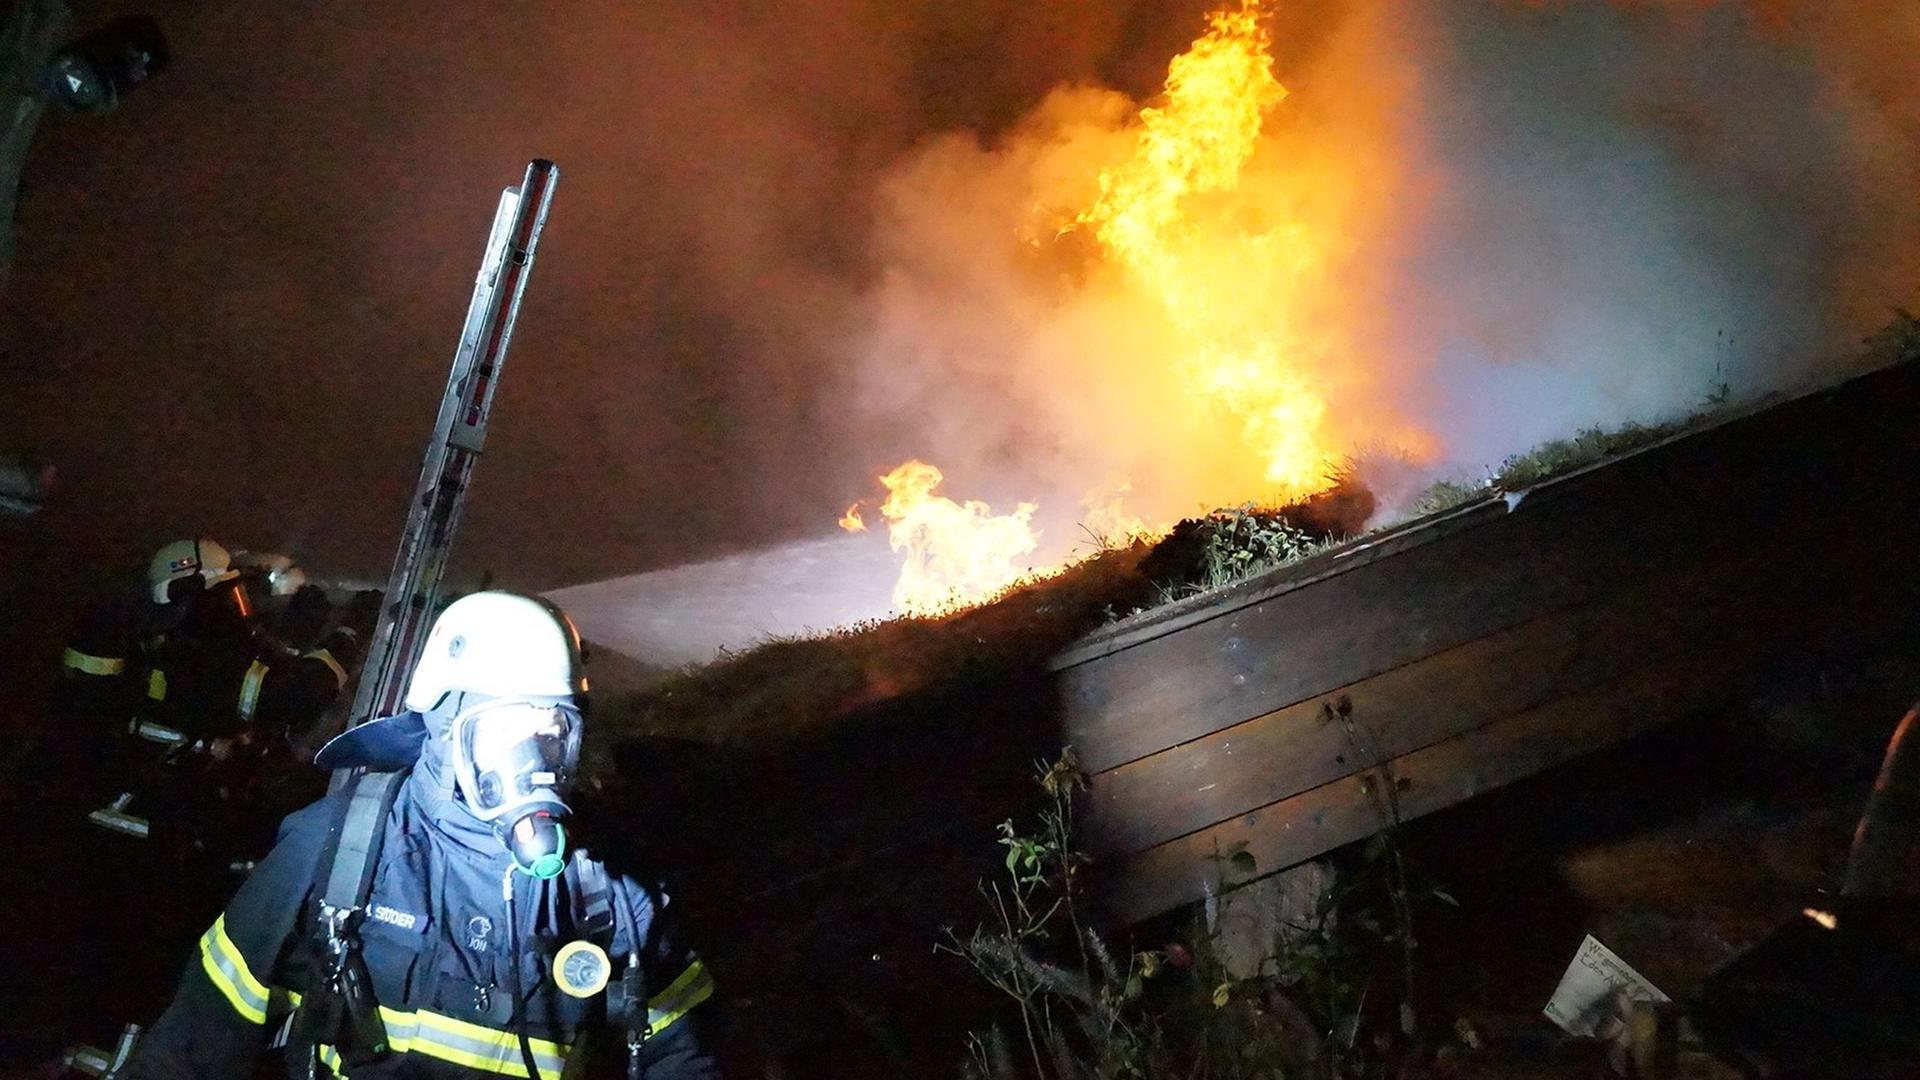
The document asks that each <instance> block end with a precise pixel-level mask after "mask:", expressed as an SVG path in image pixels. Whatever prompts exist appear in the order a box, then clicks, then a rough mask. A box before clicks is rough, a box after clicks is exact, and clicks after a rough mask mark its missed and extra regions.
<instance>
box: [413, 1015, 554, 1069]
mask: <svg viewBox="0 0 1920 1080" xmlns="http://www.w3.org/2000/svg"><path fill="white" fill-rule="evenodd" d="M380 1017H381V1019H383V1020H385V1021H386V1022H387V1041H388V1043H389V1044H390V1045H392V1046H394V1048H395V1049H405V1050H408V1051H412V1052H415V1053H421V1054H425V1055H427V1056H428V1057H436V1058H439V1059H441V1060H442V1061H451V1062H453V1063H454V1064H456V1065H465V1066H467V1067H468V1068H472V1069H484V1070H486V1071H487V1072H495V1073H501V1074H503V1075H506V1076H526V1075H527V1067H526V1063H525V1062H523V1061H522V1060H521V1057H520V1037H519V1036H518V1035H515V1034H514V1033H513V1032H510V1031H497V1030H495V1029H493V1028H488V1027H481V1026H480V1025H478V1024H470V1023H467V1022H466V1021H464V1020H455V1019H454V1018H453V1017H451V1016H442V1015H440V1014H439V1013H434V1012H428V1011H426V1010H425V1009H422V1010H419V1011H418V1012H412V1013H403V1012H396V1011H394V1010H392V1009H388V1008H386V1007H384V1006H382V1007H381V1009H380ZM402 1032H404V1034H402ZM527 1042H528V1044H529V1045H530V1046H532V1048H533V1063H534V1066H535V1067H536V1068H538V1069H539V1070H540V1073H541V1076H545V1075H547V1074H548V1073H552V1074H553V1075H554V1076H558V1075H559V1074H560V1071H561V1070H562V1069H564V1068H566V1065H567V1048H566V1047H564V1046H561V1045H560V1044H559V1043H556V1042H550V1041H548V1040H546V1039H534V1038H529V1039H528V1040H527ZM530 1080H537V1078H530Z"/></svg>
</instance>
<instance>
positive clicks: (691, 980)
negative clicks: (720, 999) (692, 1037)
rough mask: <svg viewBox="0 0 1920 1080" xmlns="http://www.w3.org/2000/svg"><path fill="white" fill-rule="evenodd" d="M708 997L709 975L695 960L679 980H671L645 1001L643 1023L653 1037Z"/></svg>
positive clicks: (710, 995) (711, 985)
mask: <svg viewBox="0 0 1920 1080" xmlns="http://www.w3.org/2000/svg"><path fill="white" fill-rule="evenodd" d="M712 996H713V976H711V975H709V974H707V968H706V965H705V964H702V963H701V962H700V961H698V960H695V961H694V962H693V963H691V964H688V965H687V970H685V971H683V972H681V973H680V977H679V978H677V979H675V980H673V985H671V986H669V987H667V988H666V989H665V990H662V991H660V992H659V993H658V994H655V995H654V997H653V1000H651V1001H649V1002H647V1024H648V1026H650V1027H651V1028H653V1031H654V1033H655V1034H656V1035H657V1034H659V1033H660V1032H662V1031H665V1030H666V1029H667V1028H668V1027H669V1026H671V1025H672V1024H673V1022H674V1021H675V1020H678V1019H680V1018H681V1017H682V1016H685V1015H686V1014H687V1012H688V1011H689V1010H690V1009H692V1008H693V1007H694V1006H695V1005H698V1004H700V1003H701V1002H703V1001H705V1000H707V999H708V998H709V997H712Z"/></svg>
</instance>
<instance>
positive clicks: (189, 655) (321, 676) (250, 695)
mask: <svg viewBox="0 0 1920 1080" xmlns="http://www.w3.org/2000/svg"><path fill="white" fill-rule="evenodd" d="M169 616H171V617H172V618H171V619H169V618H168V617H169ZM180 621H181V619H180V617H179V615H178V613H175V612H171V611H169V610H168V609H167V608H163V607H161V606H160V605H156V604H149V603H146V602H144V601H130V600H115V601H112V602H103V603H99V604H95V605H94V606H93V607H92V608H90V609H89V610H88V611H87V612H86V613H85V614H84V615H83V616H82V618H81V620H80V622H79V624H78V625H76V626H75V628H74V631H73V633H72V634H71V635H70V636H69V637H68V639H67V645H66V648H65V650H64V651H63V653H62V656H61V666H62V668H63V669H64V674H65V678H64V679H63V680H62V684H61V688H60V694H59V700H58V701H57V702H56V708H57V709H58V711H60V712H61V713H63V714H66V715H68V716H69V717H71V718H72V719H73V721H75V722H86V721H88V720H105V721H108V722H110V723H113V724H116V725H117V724H125V723H127V722H129V721H130V720H132V719H134V718H136V717H137V718H141V719H145V720H148V721H151V722H153V723H157V724H160V725H162V726H163V727H166V728H170V729H173V730H175V731H178V732H181V733H183V734H184V735H185V736H186V737H187V738H189V739H199V738H225V737H229V736H232V735H235V734H238V733H239V732H241V731H243V730H245V729H246V728H248V727H250V726H258V727H260V728H262V729H264V730H267V731H271V732H276V733H278V732H283V731H286V730H288V729H290V728H297V727H301V726H304V725H306V724H308V723H311V722H312V720H313V719H314V718H315V717H317V716H318V715H319V714H320V712H321V711H322V710H324V709H325V708H326V707H327V705H329V704H331V703H332V701H333V699H334V698H335V697H336V696H337V695H338V694H339V691H340V688H341V686H342V685H344V684H345V682H346V679H347V667H346V665H348V664H351V663H352V662H353V661H354V660H355V659H356V655H355V653H354V652H352V651H348V650H342V649H340V648H338V647H337V646H335V645H334V644H333V641H332V640H331V639H330V640H329V641H326V642H322V643H321V644H320V645H318V646H316V647H314V648H312V649H309V650H307V651H306V652H304V653H299V654H293V653H287V652H284V651H283V650H276V649H272V648H268V647H266V646H264V645H263V643H262V642H260V641H259V640H257V639H256V638H255V637H254V636H253V635H251V634H247V633H242V632H240V629H239V628H235V627H222V628H221V629H222V630H223V631H224V632H219V633H192V632H184V633H183V632H182V628H181V627H179V626H176V625H173V624H174V623H177V622H180Z"/></svg>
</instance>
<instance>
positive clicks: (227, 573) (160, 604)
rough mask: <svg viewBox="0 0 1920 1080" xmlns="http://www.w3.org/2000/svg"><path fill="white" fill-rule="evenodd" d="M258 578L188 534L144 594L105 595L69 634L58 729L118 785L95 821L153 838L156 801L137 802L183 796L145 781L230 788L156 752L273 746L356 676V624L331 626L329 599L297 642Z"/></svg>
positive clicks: (102, 780)
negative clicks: (268, 626) (264, 605)
mask: <svg viewBox="0 0 1920 1080" xmlns="http://www.w3.org/2000/svg"><path fill="white" fill-rule="evenodd" d="M287 565H288V567H291V560H288V561H287ZM254 576H259V575H254ZM283 576H284V575H283ZM248 577H249V575H247V574H245V573H243V570H242V567H240V566H237V565H236V563H235V559H234V557H233V556H232V555H231V554H230V553H229V552H228V550H227V548H226V547H225V546H224V545H222V544H220V543H218V542H217V541H214V540H211V539H208V538H205V537H201V538H197V539H189V540H176V541H174V542H172V543H169V544H167V545H165V546H163V547H161V548H160V549H159V550H158V551H156V552H154V554H153V556H152V557H151V558H150V559H149V560H148V561H147V567H146V574H145V577H144V583H143V587H142V588H141V589H140V592H139V595H138V597H137V598H135V597H129V596H125V595H124V594H119V595H114V596H110V597H108V598H107V600H105V601H104V602H102V603H99V604H96V605H94V606H93V607H92V608H91V609H90V610H89V611H88V612H87V613H86V615H85V616H84V617H83V618H82V620H81V622H80V623H79V625H78V626H77V627H76V630H75V632H74V634H73V635H72V636H71V637H70V638H69V639H68V642H67V646H66V649H65V652H64V653H63V657H62V661H63V664H62V666H63V668H64V671H63V675H64V678H63V679H62V682H61V685H60V687H59V690H58V693H57V695H56V700H55V712H56V715H57V719H58V725H57V733H58V737H60V738H62V739H63V740H65V741H68V742H70V743H71V744H73V745H74V746H75V747H76V749H77V753H76V755H75V756H76V757H78V758H79V759H81V760H85V761H88V762H90V769H89V781H90V786H91V785H99V786H100V787H103V788H104V789H105V790H102V791H98V792H97V793H96V794H95V796H94V797H95V798H96V799H104V800H105V805H104V806H101V807H100V808H99V809H96V810H93V811H92V812H91V813H89V814H88V817H89V818H90V819H91V820H92V821H94V822H95V823H96V824H100V825H104V826H106V827H108V828H110V829H114V830H115V831H118V832H122V833H127V834H130V835H134V836H141V837H144V836H147V835H148V834H149V826H150V824H151V823H150V822H149V821H148V820H147V811H148V810H149V809H151V808H145V807H141V806H137V805H135V804H139V803H145V802H148V801H151V800H150V798H149V797H150V796H151V797H153V798H159V799H160V801H161V802H162V803H167V804H171V803H173V802H176V801H178V800H177V799H174V798H173V797H172V795H162V794H161V793H160V792H156V791H147V790H144V789H146V788H150V787H151V786H152V785H153V784H155V783H156V782H161V783H164V784H167V785H170V786H176V787H180V788H181V789H182V790H183V791H185V792H187V793H189V794H191V793H194V792H202V791H217V790H219V786H218V785H207V784H201V783H198V782H196V781H193V780H192V779H191V778H190V777H188V776H187V774H188V773H192V772H194V771H196V770H195V769H186V770H184V771H183V770H182V769H181V768H177V767H174V768H168V769H164V770H157V769H156V762H159V761H162V760H164V761H166V762H168V763H170V764H171V765H173V766H179V765H183V764H187V763H190V762H191V760H192V759H193V757H194V755H195V754H198V755H199V756H200V757H201V758H203V759H204V758H206V757H207V756H209V755H211V757H212V758H215V759H220V760H226V759H228V758H230V757H232V756H233V755H236V754H239V755H242V756H243V757H246V758H251V757H256V756H258V755H260V754H264V753H270V752H274V751H276V750H278V749H281V748H284V746H285V743H286V737H287V736H288V735H289V734H290V733H291V732H293V731H297V730H299V729H302V728H305V727H306V726H308V725H310V724H312V723H313V722H314V721H315V720H316V719H317V718H318V717H319V716H320V714H321V713H322V712H323V711H324V710H325V709H326V707H327V706H328V705H329V704H331V703H332V701H333V700H334V699H335V698H336V697H337V696H338V695H339V693H340V691H341V689H342V688H343V687H344V685H345V683H346V680H347V678H348V675H349V674H350V672H351V669H352V666H353V665H354V664H355V663H356V661H357V659H358V654H359V646H358V636H357V634H356V633H355V632H354V630H353V629H352V628H351V627H341V628H334V629H331V630H330V629H329V628H328V626H327V625H326V623H327V621H328V619H329V618H330V616H331V613H330V611H329V610H321V611H320V612H319V613H318V617H317V618H312V619H307V620H306V622H307V623H309V624H310V627H309V628H310V630H311V633H310V634H309V635H308V638H309V639H308V640H306V641H304V642H302V643H300V644H299V645H296V646H289V645H288V644H287V643H286V642H284V641H281V640H279V639H276V638H275V637H274V636H272V635H271V634H269V633H267V632H266V630H265V629H264V628H263V625H262V620H261V618H260V617H259V614H258V612H257V610H256V604H255V598H254V596H253V593H252V591H251V590H250V589H249V587H248V585H249V581H248ZM310 591H311V590H310ZM318 599H319V601H320V607H321V608H322V609H326V608H327V605H326V602H325V598H324V596H320V597H318ZM308 606H309V607H311V606H312V605H308ZM80 747H84V749H79V748H80ZM229 771H231V770H229ZM169 776H176V777H178V778H179V783H177V784H174V783H172V782H171V781H167V780H166V778H167V777H169ZM224 831H227V832H231V830H224Z"/></svg>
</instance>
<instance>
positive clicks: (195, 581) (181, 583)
mask: <svg viewBox="0 0 1920 1080" xmlns="http://www.w3.org/2000/svg"><path fill="white" fill-rule="evenodd" d="M239 576H240V572H239V571H238V570H235V569H234V568H233V557H232V556H231V555H228V554H227V549H226V548H224V547H221V546H220V545H219V544H216V543H214V542H213V541H212V540H208V539H205V538H202V539H199V540H175V541H174V542H173V543H171V544H168V545H167V546H166V547H163V548H161V549H160V550H159V551H156V552H154V553H153V558H152V559H151V560H149V561H148V562H147V585H148V586H149V587H150V588H151V589H152V591H153V602H154V603H156V604H171V603H173V602H174V601H176V600H180V599H184V598H185V597H188V596H191V595H193V594H194V593H197V592H202V591H204V590H206V589H210V588H212V587H213V586H215V585H220V584H224V583H226V582H229V581H232V580H233V579H235V578H237V577H239Z"/></svg>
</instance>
